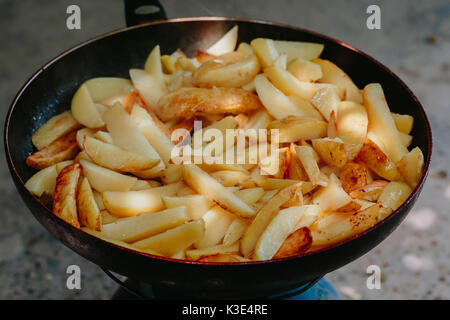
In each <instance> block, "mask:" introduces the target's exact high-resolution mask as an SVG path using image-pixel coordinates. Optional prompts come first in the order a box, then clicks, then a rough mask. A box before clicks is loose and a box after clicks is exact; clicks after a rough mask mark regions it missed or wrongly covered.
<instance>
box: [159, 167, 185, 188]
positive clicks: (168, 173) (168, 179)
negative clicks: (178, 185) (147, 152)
mask: <svg viewBox="0 0 450 320" xmlns="http://www.w3.org/2000/svg"><path fill="white" fill-rule="evenodd" d="M160 178H161V181H162V182H163V183H165V184H170V183H175V182H178V181H180V180H181V179H182V178H183V168H182V167H181V166H180V165H178V164H170V163H169V164H168V165H167V167H166V168H165V169H164V170H163V171H161V174H160Z"/></svg>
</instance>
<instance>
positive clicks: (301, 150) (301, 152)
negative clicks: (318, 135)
mask: <svg viewBox="0 0 450 320" xmlns="http://www.w3.org/2000/svg"><path fill="white" fill-rule="evenodd" d="M295 152H296V153H297V155H298V157H299V159H300V162H301V163H302V165H303V168H304V169H305V172H306V174H307V175H308V177H309V180H310V181H311V182H312V183H313V184H317V185H321V186H326V185H327V182H326V181H325V180H324V179H323V177H322V176H321V174H320V169H319V166H318V164H317V160H316V158H315V157H314V150H313V148H311V147H310V146H295Z"/></svg>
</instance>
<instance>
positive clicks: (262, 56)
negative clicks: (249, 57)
mask: <svg viewBox="0 0 450 320" xmlns="http://www.w3.org/2000/svg"><path fill="white" fill-rule="evenodd" d="M250 45H251V46H252V49H253V52H254V53H255V55H256V56H257V57H258V59H259V61H260V62H261V65H262V66H263V67H264V68H266V67H269V66H271V65H273V63H274V62H275V60H276V59H277V58H278V56H279V55H278V52H277V50H276V48H275V44H274V41H273V40H272V39H263V38H257V39H253V40H252V42H250Z"/></svg>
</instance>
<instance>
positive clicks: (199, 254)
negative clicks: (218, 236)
mask: <svg viewBox="0 0 450 320" xmlns="http://www.w3.org/2000/svg"><path fill="white" fill-rule="evenodd" d="M237 253H239V243H237V242H236V243H234V244H232V245H229V246H225V245H216V246H213V247H208V248H202V249H194V250H187V251H186V256H187V257H188V258H189V260H192V261H197V260H199V259H202V258H204V257H209V256H212V255H219V254H220V255H225V254H237ZM203 261H205V260H203ZM232 262H237V261H232Z"/></svg>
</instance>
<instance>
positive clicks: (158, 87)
mask: <svg viewBox="0 0 450 320" xmlns="http://www.w3.org/2000/svg"><path fill="white" fill-rule="evenodd" d="M130 78H131V81H132V82H133V85H134V87H135V88H136V89H137V90H138V91H139V94H140V95H141V97H142V99H144V101H145V103H146V104H147V105H149V106H150V107H151V108H152V109H153V110H156V108H158V101H159V99H160V98H161V97H162V96H164V95H166V94H167V86H166V84H165V82H164V79H162V78H159V77H157V76H155V75H153V74H149V73H148V72H146V71H145V70H141V69H130Z"/></svg>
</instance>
